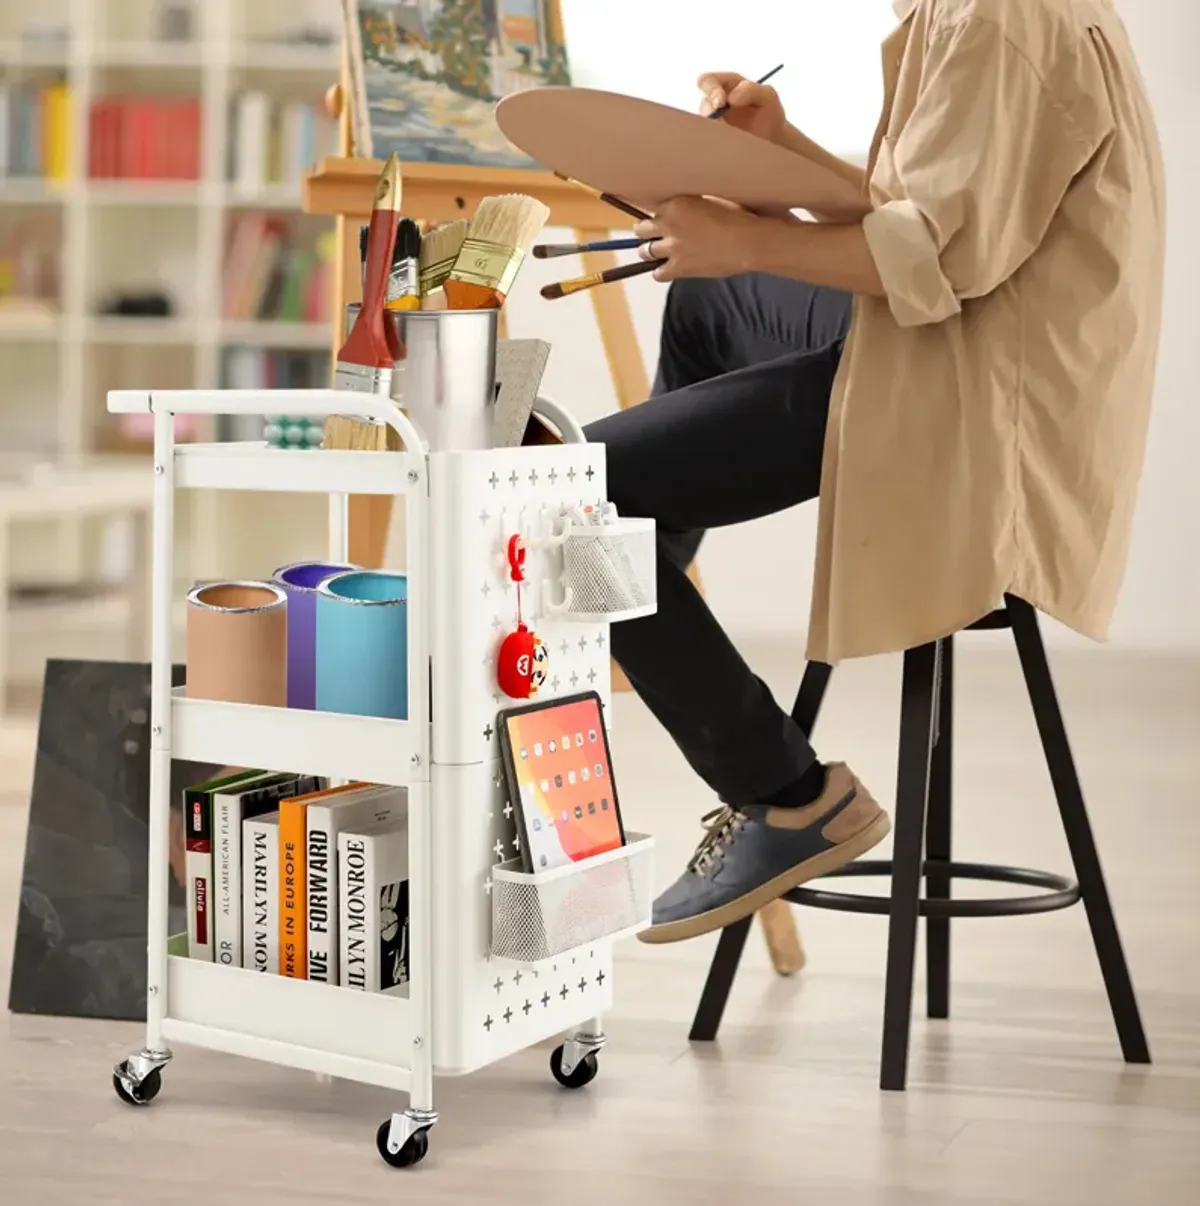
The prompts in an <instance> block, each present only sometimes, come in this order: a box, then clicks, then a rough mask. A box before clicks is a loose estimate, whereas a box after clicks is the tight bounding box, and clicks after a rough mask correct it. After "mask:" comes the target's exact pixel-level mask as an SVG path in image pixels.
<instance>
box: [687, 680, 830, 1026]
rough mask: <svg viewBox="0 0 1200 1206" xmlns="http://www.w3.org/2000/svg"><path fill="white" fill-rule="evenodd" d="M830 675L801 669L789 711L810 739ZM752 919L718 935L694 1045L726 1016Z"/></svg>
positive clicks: (693, 1024) (697, 1010)
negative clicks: (799, 680)
mask: <svg viewBox="0 0 1200 1206" xmlns="http://www.w3.org/2000/svg"><path fill="white" fill-rule="evenodd" d="M832 674H833V667H832V666H827V665H826V664H825V663H824V662H809V663H808V665H807V667H806V668H805V670H804V678H803V679H802V680H801V682H800V690H799V691H798V692H797V693H796V702H795V705H794V706H793V708H792V719H793V720H794V721H795V722H796V723H797V724H798V725H799V726H800V728H801V730H802V731H803V732H805V733H807V734H808V735H809V736H812V731H813V729H814V728H816V724H817V716H818V714H819V713H820V711H821V704H822V703H823V702H824V700H825V691H826V689H827V688H828V686H829V679H830V677H831V676H832ZM751 920H752V919H751V918H747V919H746V920H745V921H739V922H737V923H736V924H734V925H731V926H727V927H726V928H725V929H724V930H723V931H722V932H721V940H720V942H718V943H717V950H716V953H715V954H714V955H713V958H712V963H711V964H709V968H708V979H707V980H705V982H704V991H703V993H701V995H700V1004H699V1005H697V1006H696V1016H695V1018H694V1019H693V1020H692V1030H691V1034H690V1035H689V1036H688V1037H689V1038H690V1039H692V1041H693V1042H699V1043H710V1042H712V1041H713V1039H715V1038H716V1037H717V1030H718V1029H719V1028H720V1026H721V1017H722V1015H723V1014H724V1013H725V1004H726V1002H727V1001H728V1000H729V991H730V989H732V988H733V981H734V977H735V976H737V970H738V963H739V962H741V958H742V950H743V949H744V947H745V945H746V935H747V934H748V933H749V932H750V922H751Z"/></svg>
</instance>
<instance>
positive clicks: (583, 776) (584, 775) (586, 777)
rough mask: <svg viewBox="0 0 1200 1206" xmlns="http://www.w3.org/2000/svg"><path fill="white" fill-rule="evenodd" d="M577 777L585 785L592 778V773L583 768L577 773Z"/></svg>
mask: <svg viewBox="0 0 1200 1206" xmlns="http://www.w3.org/2000/svg"><path fill="white" fill-rule="evenodd" d="M579 777H580V778H581V779H582V780H583V781H584V782H585V783H586V782H587V781H588V780H589V779H590V778H591V777H592V772H591V771H590V770H588V768H587V767H586V766H585V767H584V768H583V770H581V771H580V772H579Z"/></svg>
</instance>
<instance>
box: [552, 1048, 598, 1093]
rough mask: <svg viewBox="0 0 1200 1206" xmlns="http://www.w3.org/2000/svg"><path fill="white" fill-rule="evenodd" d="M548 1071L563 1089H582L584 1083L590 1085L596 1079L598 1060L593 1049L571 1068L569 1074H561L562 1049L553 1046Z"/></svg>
mask: <svg viewBox="0 0 1200 1206" xmlns="http://www.w3.org/2000/svg"><path fill="white" fill-rule="evenodd" d="M550 1071H551V1072H552V1073H554V1079H555V1080H556V1081H558V1083H559V1084H560V1085H562V1087H563V1088H564V1089H582V1088H583V1087H584V1085H590V1084H591V1083H592V1081H594V1080H595V1079H596V1073H597V1072H599V1071H600V1061H599V1060H597V1059H596V1053H595V1052H594V1051H589V1052H588V1053H587V1055H585V1056H584V1057H583V1059H581V1060H580V1061H579V1063H578V1064H576V1065H575V1067H574V1068H573V1069H572V1070H571V1075H570V1076H566V1075H564V1074H563V1049H562V1048H561V1047H555V1048H554V1051H553V1052H552V1054H551V1056H550Z"/></svg>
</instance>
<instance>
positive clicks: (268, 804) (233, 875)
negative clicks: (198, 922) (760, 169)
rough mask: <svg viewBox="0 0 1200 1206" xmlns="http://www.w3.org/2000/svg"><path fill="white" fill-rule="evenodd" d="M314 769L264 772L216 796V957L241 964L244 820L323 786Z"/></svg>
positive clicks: (214, 831) (214, 875)
mask: <svg viewBox="0 0 1200 1206" xmlns="http://www.w3.org/2000/svg"><path fill="white" fill-rule="evenodd" d="M324 786H325V784H324V781H323V780H321V779H318V778H316V777H314V776H312V775H293V774H279V773H272V774H264V775H260V776H259V777H258V778H255V779H251V780H249V781H248V782H242V783H237V784H234V786H233V787H229V788H225V789H223V790H221V791H216V792H214V793H213V796H212V818H213V820H212V827H213V887H214V895H215V899H214V902H213V939H214V941H213V946H214V957H215V962H217V963H224V964H226V965H227V966H229V967H241V966H242V822H243V821H245V820H246V819H247V818H248V817H255V816H258V815H259V814H260V813H264V812H272V811H274V810H275V809H276V807H277V805H278V803H279V801H280V800H282V799H284V798H285V797H287V796H298V795H305V794H307V793H309V792H313V791H318V790H320V789H321V788H322V787H324Z"/></svg>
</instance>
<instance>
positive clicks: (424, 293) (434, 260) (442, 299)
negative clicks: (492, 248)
mask: <svg viewBox="0 0 1200 1206" xmlns="http://www.w3.org/2000/svg"><path fill="white" fill-rule="evenodd" d="M467 225H468V224H467V220H466V219H465V218H459V219H457V220H456V221H454V222H444V223H443V224H442V225H441V226H438V227H435V228H434V229H433V230H431V231H429V233H428V234H426V235H425V237H424V238H423V239H422V240H421V255H420V260H419V264H418V271H419V280H420V288H421V309H422V310H444V309H445V308H446V294H445V291H444V290H443V289H442V286H443V285H444V284H445V283H446V277H448V276H449V275H450V270H451V269H452V268H453V267H454V261H455V260H457V259H458V253H459V252H460V251H461V250H462V245H463V240H464V239H465V238H466V237H467Z"/></svg>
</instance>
